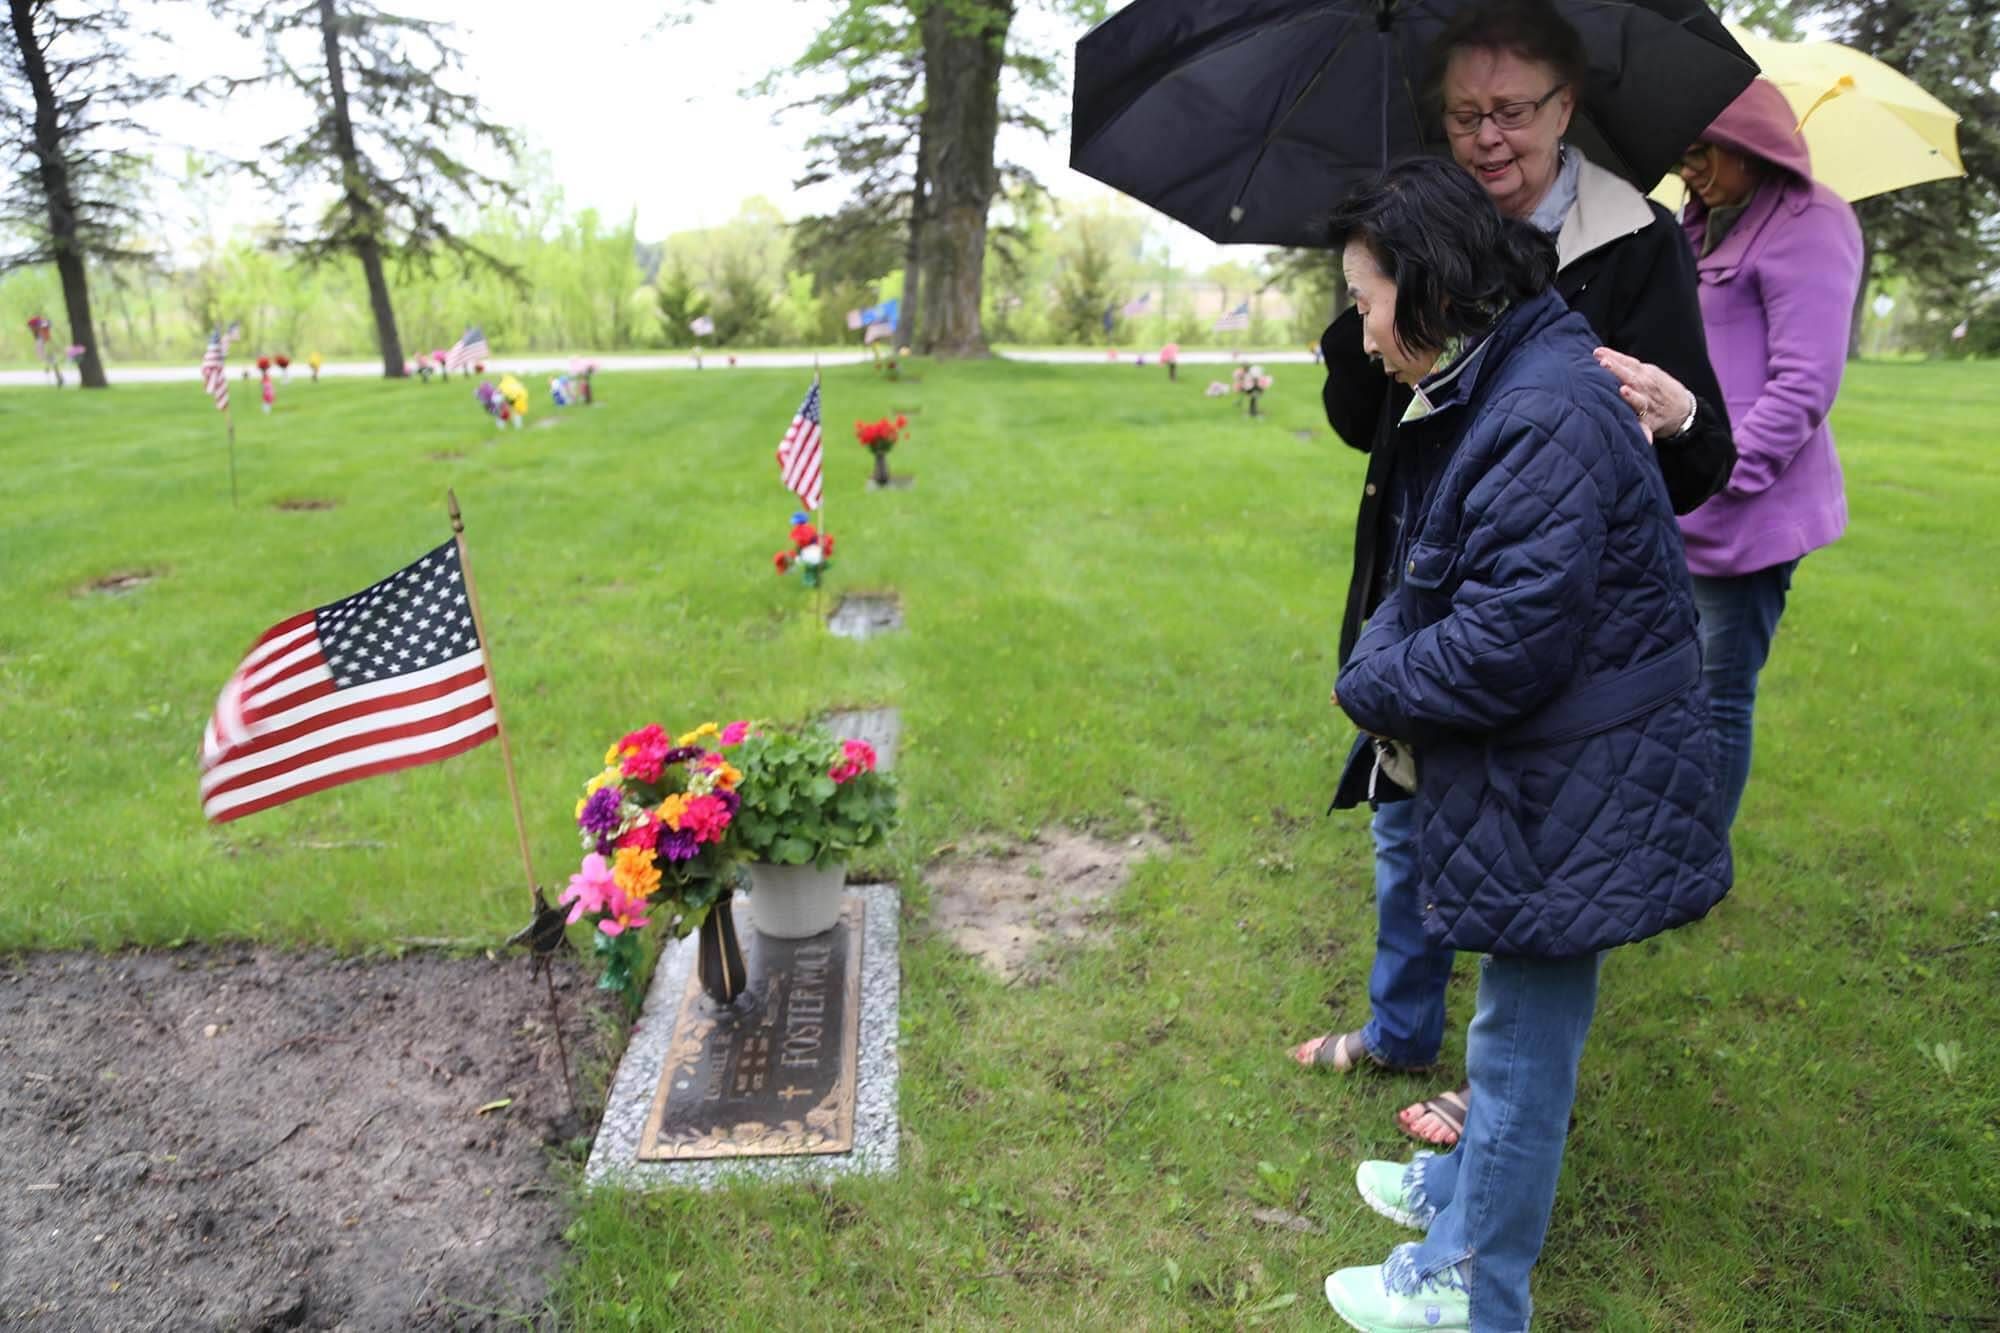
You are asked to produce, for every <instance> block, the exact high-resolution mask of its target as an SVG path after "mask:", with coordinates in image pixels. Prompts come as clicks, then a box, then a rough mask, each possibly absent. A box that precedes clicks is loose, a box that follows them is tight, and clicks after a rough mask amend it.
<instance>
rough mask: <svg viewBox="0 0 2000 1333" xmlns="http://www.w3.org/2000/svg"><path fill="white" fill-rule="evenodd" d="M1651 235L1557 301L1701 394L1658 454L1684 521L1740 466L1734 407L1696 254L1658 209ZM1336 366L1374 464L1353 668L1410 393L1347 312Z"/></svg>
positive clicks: (1633, 238) (1332, 343) (1352, 627)
mask: <svg viewBox="0 0 2000 1333" xmlns="http://www.w3.org/2000/svg"><path fill="white" fill-rule="evenodd" d="M1648 206H1649V207H1650V208H1651V210H1652V213H1653V221H1652V224H1651V225H1650V226H1646V227H1642V228H1640V229H1639V230H1637V231H1633V232H1630V233H1628V234H1626V235H1623V236H1620V237H1618V238H1617V239H1615V240H1612V241H1610V242H1608V243H1606V244H1604V245H1602V246H1600V247H1598V248H1597V249H1595V250H1592V251H1590V252H1588V253H1586V254H1583V255H1579V256H1578V257H1577V258H1575V259H1574V260H1572V261H1570V263H1569V264H1568V265H1567V266H1565V267H1564V268H1563V270H1562V271H1561V272H1560V273H1559V274H1557V275H1556V290H1557V291H1558V292H1559V293H1560V294H1561V295H1562V298H1563V300H1564V301H1566V302H1567V303H1568V304H1569V307H1570V309H1572V310H1574V311H1576V312H1577V313H1578V314H1580V315H1582V316H1583V317H1584V318H1585V319H1587V320H1589V321H1590V326H1591V328H1593V329H1595V330H1596V331H1597V335H1598V336H1599V337H1600V338H1602V339H1603V340H1604V345H1605V346H1607V347H1610V348H1612V349H1613V350H1615V351H1619V352H1623V353H1625V354H1626V355H1627V356H1633V357H1637V358H1638V359H1639V360H1641V361H1650V362H1652V363H1653V364H1654V365H1657V366H1659V367H1660V368H1661V369H1662V370H1664V371H1666V372H1667V373H1668V374H1669V375H1672V376H1673V377H1674V378H1675V379H1677V380H1679V381H1680V382H1681V383H1682V384H1684V385H1686V386H1687V387H1688V390H1689V391H1690V392H1691V393H1693V394H1694V396H1695V399H1696V401H1697V403H1698V407H1697V409H1696V411H1695V419H1694V425H1693V426H1691V427H1689V428H1688V429H1687V430H1685V431H1683V432H1681V433H1680V434H1679V435H1676V436H1674V437H1673V438H1672V439H1667V440H1661V441H1659V442H1658V444H1657V446H1656V448H1655V450H1654V454H1655V457H1656V458H1657V459H1658V460H1659V464H1660V472H1661V475H1662V476H1664V477H1665V478H1666V482H1667V496H1668V499H1669V500H1671V501H1672V503H1673V507H1674V512H1675V513H1678V514H1685V513H1687V512H1689V511H1690V510H1692V509H1694V508H1696V507H1697V506H1698V505H1700V504H1701V503H1702V501H1704V500H1706V499H1708V497H1709V496H1711V495H1714V494H1715V493H1716V492H1718V491H1720V490H1721V489H1722V488H1723V486H1724V485H1726V484H1727V483H1728V481H1729V473H1730V470H1731V469H1732V468H1734V467H1735V465H1736V445H1735V444H1734V442H1733V441H1732V439H1731V437H1730V431H1729V418H1728V416H1727V415H1725V413H1724V411H1723V408H1722V389H1721V387H1720V386H1719V385H1718V384H1717V383H1716V379H1715V370H1714V368H1713V367H1712V366H1710V365H1709V363H1708V338H1707V335H1706V334H1704V333H1703V332H1702V325H1701V307H1700V305H1699V303H1698V298H1697V295H1696V291H1697V288H1696V279H1695V269H1694V254H1693V252H1692V251H1690V250H1689V249H1688V243H1687V237H1686V236H1685V235H1684V234H1683V232H1682V231H1681V227H1680V224H1679V223H1677V222H1675V221H1674V219H1673V218H1672V217H1671V216H1670V215H1669V214H1668V213H1667V211H1666V210H1665V209H1664V208H1661V207H1660V206H1659V205H1658V204H1650V203H1649V205H1648ZM1319 345H1320V351H1321V353H1322V355H1324V357H1325V358H1326V387H1325V389H1324V390H1323V391H1322V397H1323V398H1324V400H1325V403H1326V419H1327V422H1328V424H1330V425H1331V426H1332V427H1333V429H1334V431H1335V432H1336V433H1337V434H1338V435H1339V436H1340V438H1341V439H1342V440H1343V441H1345V442H1346V443H1347V444H1349V445H1351V446H1352V447H1354V448H1356V449H1359V450H1361V451H1362V452H1364V453H1366V454H1368V456H1369V457H1368V480H1367V483H1366V485H1365V486H1364V487H1363V488H1362V495H1361V511H1360V513H1359V514H1358V515H1357V516H1356V519H1355V525H1354V575H1353V578H1352V581H1351V582H1350V583H1349V585H1348V592H1347V610H1346V614H1345V615H1344V616H1343V618H1342V620H1341V625H1340V660H1341V661H1342V662H1343V663H1345V662H1346V661H1347V656H1348V654H1349V652H1351V651H1352V650H1353V648H1354V640H1355V638H1356V637H1357V636H1358V635H1359V634H1360V632H1361V622H1362V621H1363V620H1365V619H1366V618H1367V617H1368V615H1369V613H1371V612H1372V611H1374V609H1375V602H1376V600H1377V598H1378V597H1379V595H1380V591H1381V583H1382V571H1381V567H1380V566H1381V562H1382V561H1383V560H1384V559H1385V558H1387V556H1388V555H1389V553H1390V551H1391V549H1392V547H1393V544H1394V543H1393V541H1392V540H1391V537H1390V535H1389V534H1387V533H1385V532H1384V525H1385V523H1386V520H1387V514H1386V510H1387V505H1386V504H1385V503H1384V502H1385V501H1386V500H1387V498H1388V495H1389V492H1390V485H1389V472H1390V467H1391V464H1392V461H1393V457H1394V455H1393V451H1392V449H1391V447H1390V446H1391V436H1392V435H1393V433H1394V431H1395V427H1396V423H1397V422H1398V421H1399V420H1401V419H1402V415H1403V410H1404V409H1405V408H1406V407H1408V406H1409V402H1410V390H1409V389H1407V388H1405V387H1404V386H1402V385H1400V384H1397V383H1395V382H1394V381H1393V380H1391V379H1389V378H1388V377H1387V376H1386V375H1384V374H1383V373H1382V368H1381V366H1379V365H1378V364H1376V363H1375V362H1373V361H1372V360H1370V359H1369V357H1368V356H1367V354H1366V353H1364V352H1363V351H1362V350H1361V318H1360V316H1359V315H1357V314H1356V313H1355V312H1354V311H1353V310H1352V309H1349V310H1347V311H1345V312H1343V313H1342V314H1341V315H1340V316H1339V317H1338V318H1337V319H1335V320H1334V321H1333V323H1332V324H1330V325H1329V326H1327V330H1326V332H1325V333H1324V334H1323V335H1321V337H1320V344H1319Z"/></svg>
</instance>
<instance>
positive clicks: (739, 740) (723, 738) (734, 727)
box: [716, 722, 750, 745]
mask: <svg viewBox="0 0 2000 1333" xmlns="http://www.w3.org/2000/svg"><path fill="white" fill-rule="evenodd" d="M749 734H750V724H749V723H748V722H731V723H730V724H729V725H728V726H726V727H724V728H723V729H722V735H720V736H719V737H717V738H716V740H717V743H718V744H722V745H741V744H743V738H744V737H746V736H748V735H749Z"/></svg>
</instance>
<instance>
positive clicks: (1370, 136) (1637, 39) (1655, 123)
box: [1070, 0, 1757, 246]
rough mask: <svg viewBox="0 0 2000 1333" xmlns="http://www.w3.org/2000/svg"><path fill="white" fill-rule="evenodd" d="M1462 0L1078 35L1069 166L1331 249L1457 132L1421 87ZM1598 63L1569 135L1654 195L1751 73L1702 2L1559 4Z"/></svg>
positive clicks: (1153, 4)
mask: <svg viewBox="0 0 2000 1333" xmlns="http://www.w3.org/2000/svg"><path fill="white" fill-rule="evenodd" d="M1462 8H1464V4H1463V3H1462V0H1137V2H1136V3H1134V4H1132V5H1130V6H1128V7H1127V8H1125V9H1123V10H1121V11H1120V12H1119V13H1117V14H1115V15H1113V16H1112V17H1111V18H1109V19H1107V20H1105V21H1104V22H1103V23H1100V24H1099V25H1098V26H1097V27H1095V28H1093V29H1091V31H1090V32H1088V33H1086V34H1085V35H1084V37H1083V39H1082V40H1081V41H1079V42H1078V43H1077V46H1076V90H1075V98H1074V105H1073V107H1072V117H1071V124H1072V127H1073V128H1072V136H1071V140H1070V165H1071V166H1072V167H1075V168H1076V169H1077V170H1078V171H1081V172H1083V173H1084V174H1085V175H1087V176H1093V177H1095V178H1097V179H1098V180H1101V181H1103V182H1104V183H1105V184H1107V185H1110V186H1112V187H1114V188H1116V189H1118V190H1121V191H1123V192H1124V193H1126V194H1129V195H1131V196H1133V197H1134V198H1136V199H1139V200H1141V201H1142V202H1144V203H1147V204H1150V205H1152V206H1153V207H1154V208H1157V209H1159V210H1160V211H1161V212H1162V213H1165V214H1167V215H1168V216H1169V217H1172V218H1176V219H1178V220H1179V221H1181V222H1185V223H1186V224H1187V225H1188V226H1190V227H1193V228H1194V229H1195V230H1196V231H1198V232H1200V233H1201V234H1202V235H1204V236H1207V237H1208V238H1209V239H1210V240H1214V241H1221V242H1226V243H1228V242H1244V243H1263V244H1271V245H1304V246H1315V245H1323V244H1325V240H1324V237H1323V236H1322V235H1321V234H1320V232H1321V222H1322V220H1323V219H1324V218H1325V217H1326V215H1327V214H1328V212H1330V211H1331V209H1332V207H1333V205H1334V204H1336V203H1337V202H1339V200H1340V199H1341V197H1342V196H1343V195H1345V194H1346V193H1347V192H1348V191H1349V190H1350V189H1352V188H1353V187H1354V186H1355V185H1356V184H1358V183H1359V182H1360V181H1361V180H1363V179H1364V178H1366V177H1368V176H1370V175H1372V174H1374V173H1375V172H1376V171H1378V170H1380V169H1381V168H1382V167H1383V166H1384V165H1386V164H1387V163H1388V162H1390V161H1392V160H1394V159H1396V158H1398V157H1403V156H1407V155H1409V154H1413V153H1419V152H1427V151H1437V150H1438V149H1440V148H1441V146H1442V144H1443V140H1444V136H1443V131H1442V126H1441V124H1440V123H1439V122H1440V118H1439V116H1438V113H1437V109H1436V108H1435V107H1433V106H1431V105H1429V104H1428V100H1427V98H1426V96H1425V93H1424V82H1425V80H1426V78H1427V76H1428V73H1429V63H1430V48H1431V44H1432V42H1433V41H1434V40H1435V38H1436V37H1437V35H1438V34H1439V32H1441V31H1442V30H1443V28H1444V26H1445V24H1446V23H1447V22H1449V21H1450V19H1451V18H1452V16H1453V15H1454V14H1455V13H1456V12H1457V11H1458V10H1460V9H1462ZM1556 8H1557V10H1558V11H1560V12H1561V13H1562V15H1563V16H1564V17H1565V18H1566V19H1568V20H1569V22H1570V23H1571V24H1572V25H1573V26H1574V27H1575V28H1576V30H1577V32H1578V33H1579V34H1580V35H1581V37H1582V38H1583V45H1584V51H1585V54H1586V56H1587V58H1588V61H1589V65H1590V77H1589V79H1588V86H1587V87H1585V88H1583V89H1580V90H1579V92H1580V93H1581V100H1580V103H1579V106H1578V110H1577V115H1576V117H1575V119H1574V120H1573V121H1572V123H1571V126H1570V133H1569V141H1570V142H1571V143H1573V144H1575V145H1576V146H1577V147H1579V148H1581V149H1582V150H1583V151H1584V152H1585V153H1586V154H1588V155H1589V156H1590V157H1591V158H1592V159H1593V160H1595V161H1597V162H1599V163H1601V164H1602V165H1604V166H1606V167H1609V168H1610V169H1611V170H1613V171H1616V172H1618V173H1619V174H1620V175H1622V176H1624V177H1625V178H1626V179H1627V180H1630V181H1632V182H1633V183H1635V184H1637V185H1638V186H1639V188H1640V189H1642V190H1643V189H1648V188H1650V187H1651V186H1652V185H1653V184H1654V183H1655V182H1656V181H1658V180H1659V179H1660V177H1661V175H1662V174H1663V173H1665V172H1666V170H1667V169H1668V168H1669V167H1671V166H1672V165H1673V163H1674V162H1675V161H1677V160H1678V159H1679V157H1680V155H1681V152H1682V151H1683V150H1684V149H1685V148H1686V147H1687V146H1688V144H1690V143H1692V142H1693V141H1694V137H1695V136H1697V135H1699V134H1700V132H1701V131H1702V130H1703V129H1705V128H1707V126H1708V123H1709V121H1711V120H1713V119H1714V118H1715V116H1716V114H1717V113H1718V112H1720V111H1721V110H1722V108H1723V107H1725V106H1727V105H1729V102H1730V101H1731V99H1733V98H1734V97H1735V96H1736V94H1738V93H1740V92H1741V91H1743V89H1744V88H1745V87H1746V86H1747V85H1748V84H1749V82H1750V80H1751V78H1752V77H1753V76H1754V75H1755V74H1756V72H1757V71H1756V67H1755V66H1754V65H1752V64H1751V63H1750V60H1749V59H1748V57H1746V56H1745V55H1744V54H1743V52H1742V50H1741V48H1739V47H1738V46H1737V45H1736V43H1735V41H1734V40H1733V39H1732V38H1731V37H1730V36H1729V34H1728V32H1727V31H1726V30H1725V29H1724V28H1723V26H1722V23H1721V21H1720V20H1719V19H1717V18H1716V17H1715V15H1714V13H1713V12H1712V11H1711V10H1710V9H1709V8H1708V6H1707V5H1706V4H1705V3H1703V0H1556Z"/></svg>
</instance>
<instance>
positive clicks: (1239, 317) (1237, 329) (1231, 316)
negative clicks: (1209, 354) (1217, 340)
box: [1215, 301, 1250, 333]
mask: <svg viewBox="0 0 2000 1333" xmlns="http://www.w3.org/2000/svg"><path fill="white" fill-rule="evenodd" d="M1249 327H1250V303H1249V302H1248V301H1245V302H1244V303H1243V304H1242V305H1240V306H1237V307H1236V308H1235V309H1234V310H1232V311H1230V312H1229V313H1228V314H1226V315H1224V316H1223V317H1222V318H1221V319H1218V320H1216V321H1215V331H1216V332H1217V333H1241V332H1243V331H1244V330H1245V329H1247V328H1249Z"/></svg>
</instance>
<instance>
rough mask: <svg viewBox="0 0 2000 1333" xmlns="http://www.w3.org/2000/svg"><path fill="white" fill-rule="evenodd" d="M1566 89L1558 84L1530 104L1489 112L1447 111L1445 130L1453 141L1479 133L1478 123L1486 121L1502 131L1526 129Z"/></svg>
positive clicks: (1514, 105) (1510, 103)
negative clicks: (1552, 99) (1553, 98)
mask: <svg viewBox="0 0 2000 1333" xmlns="http://www.w3.org/2000/svg"><path fill="white" fill-rule="evenodd" d="M1567 87H1569V85H1568V84H1567V83H1559V84H1557V85H1556V86H1555V87H1553V88H1551V89H1549V90H1548V91H1547V92H1545V93H1543V94H1542V95H1541V96H1540V97H1537V98H1536V99H1535V100H1534V101H1532V102H1506V103H1503V104H1501V105H1500V106H1496V107H1494V108H1493V109H1492V110H1491V111H1447V112H1445V113H1444V124H1445V129H1446V130H1448V131H1449V132H1450V133H1451V136H1452V137H1453V138H1455V139H1465V138H1469V137H1471V136H1472V135H1475V134H1477V133H1479V126H1480V123H1481V122H1482V121H1487V120H1491V121H1492V122H1493V124H1494V125H1495V126H1496V127H1498V128H1500V129H1503V130H1519V129H1526V128H1527V126H1528V122H1529V121H1531V120H1533V119H1534V118H1535V116H1536V115H1537V114H1538V113H1539V112H1540V111H1541V109H1542V108H1543V107H1545V106H1547V105H1548V104H1549V99H1550V98H1552V97H1554V96H1555V95H1556V94H1557V93H1559V92H1561V91H1562V90H1563V89H1565V88H1567Z"/></svg>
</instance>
